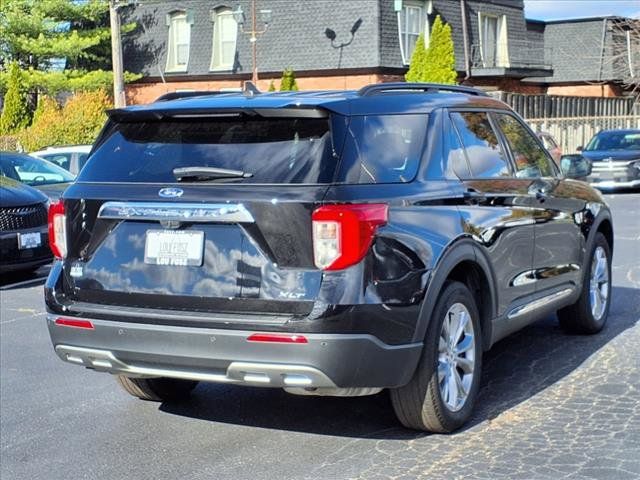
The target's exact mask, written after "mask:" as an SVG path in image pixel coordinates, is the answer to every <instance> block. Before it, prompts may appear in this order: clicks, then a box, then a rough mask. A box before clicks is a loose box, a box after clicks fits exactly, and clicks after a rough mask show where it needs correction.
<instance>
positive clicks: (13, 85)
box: [0, 62, 31, 134]
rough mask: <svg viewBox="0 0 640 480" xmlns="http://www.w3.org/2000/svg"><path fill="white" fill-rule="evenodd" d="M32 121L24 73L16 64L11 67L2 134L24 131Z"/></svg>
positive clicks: (0, 118) (5, 98)
mask: <svg viewBox="0 0 640 480" xmlns="http://www.w3.org/2000/svg"><path fill="white" fill-rule="evenodd" d="M30 121H31V116H30V115H29V108H28V106H27V92H26V88H25V84H24V79H23V78H22V71H21V70H20V67H19V66H18V64H17V63H16V62H13V63H11V64H10V65H9V77H8V80H7V93H6V95H5V96H4V106H3V108H2V115H1V116H0V134H10V133H14V132H17V131H18V130H22V129H23V128H25V127H26V126H27V125H29V122H30Z"/></svg>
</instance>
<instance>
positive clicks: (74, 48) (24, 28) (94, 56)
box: [0, 0, 139, 94]
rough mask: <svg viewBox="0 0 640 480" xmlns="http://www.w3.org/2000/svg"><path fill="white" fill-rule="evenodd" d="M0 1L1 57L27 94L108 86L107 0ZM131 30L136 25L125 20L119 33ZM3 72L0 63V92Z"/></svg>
mask: <svg viewBox="0 0 640 480" xmlns="http://www.w3.org/2000/svg"><path fill="white" fill-rule="evenodd" d="M1 4H2V8H1V9H0V56H1V57H3V58H5V59H8V60H9V61H11V62H17V63H18V65H19V66H20V68H21V69H22V70H23V72H24V78H25V80H26V83H27V86H28V87H29V89H30V91H31V92H34V91H44V92H47V93H50V94H54V93H57V92H60V91H64V90H92V89H95V88H103V87H109V86H110V83H111V82H112V73H111V72H110V70H111V48H110V45H111V31H110V27H109V3H108V1H106V0H83V1H78V0H1ZM133 28H135V24H132V23H129V24H126V25H123V27H122V31H123V33H126V32H129V31H131V30H133ZM4 67H6V64H5V65H4ZM2 70H3V69H2V65H0V91H2V90H3V89H4V88H6V86H7V83H8V72H7V71H6V70H4V71H2ZM125 78H126V79H128V80H132V79H134V78H135V77H133V76H132V75H131V74H128V75H127V76H126V77H125ZM138 78H139V76H138Z"/></svg>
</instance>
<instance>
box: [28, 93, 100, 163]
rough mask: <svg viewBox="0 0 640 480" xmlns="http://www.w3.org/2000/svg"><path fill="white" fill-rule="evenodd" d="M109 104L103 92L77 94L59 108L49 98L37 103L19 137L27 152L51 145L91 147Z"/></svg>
mask: <svg viewBox="0 0 640 480" xmlns="http://www.w3.org/2000/svg"><path fill="white" fill-rule="evenodd" d="M110 107H111V100H110V98H109V96H108V95H107V94H106V92H104V91H103V90H96V91H93V92H80V93H76V94H75V95H73V96H72V97H70V98H69V99H68V100H67V102H66V104H65V105H64V106H63V107H62V108H60V107H59V106H58V104H57V103H56V102H55V101H54V100H52V99H51V98H49V97H43V98H42V100H41V101H40V102H39V103H38V108H37V109H36V114H35V115H34V121H33V124H32V125H31V127H29V128H27V129H25V130H23V131H22V132H20V134H19V135H18V138H19V141H20V144H21V145H22V146H23V147H24V148H25V150H27V151H34V150H39V149H42V148H44V147H47V146H51V145H75V144H91V143H93V141H94V140H95V139H96V137H97V136H98V133H99V132H100V129H101V128H102V126H103V125H104V122H105V120H106V115H105V110H106V109H107V108H110Z"/></svg>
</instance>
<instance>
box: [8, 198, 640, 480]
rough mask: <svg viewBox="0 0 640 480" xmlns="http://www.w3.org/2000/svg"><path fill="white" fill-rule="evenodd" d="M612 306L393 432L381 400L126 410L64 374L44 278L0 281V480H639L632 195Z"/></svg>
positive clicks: (282, 399) (268, 393) (549, 329)
mask: <svg viewBox="0 0 640 480" xmlns="http://www.w3.org/2000/svg"><path fill="white" fill-rule="evenodd" d="M607 198H608V201H609V203H610V205H611V207H612V209H613V213H614V220H615V226H614V228H615V235H616V245H615V254H614V262H613V265H614V266H613V287H614V290H613V303H612V307H611V314H610V317H609V323H608V325H607V327H606V328H605V330H604V331H603V332H601V333H600V334H599V335H596V336H571V335H567V334H564V333H563V332H562V331H561V330H560V329H559V327H558V325H557V321H556V319H555V317H549V318H547V319H545V320H543V321H541V322H539V323H537V324H535V325H532V326H530V327H528V328H526V329H525V330H523V331H521V332H520V333H518V334H516V335H513V336H511V337H509V338H507V339H505V340H503V341H501V342H500V343H498V344H497V345H496V346H495V347H494V348H493V349H492V351H491V352H489V353H488V354H487V355H486V357H485V365H484V367H485V368H484V374H483V385H482V390H481V394H480V398H479V401H478V405H477V408H476V413H475V416H474V418H473V420H472V421H471V423H470V424H469V425H468V427H467V428H466V429H465V430H463V431H460V432H457V433H455V434H452V435H427V434H421V433H417V432H413V431H409V430H405V429H403V428H402V427H400V426H399V424H398V423H397V421H396V419H395V417H394V415H393V412H392V409H391V404H390V401H389V399H388V395H387V393H386V392H383V393H381V394H379V395H376V396H373V397H362V398H352V399H348V398H345V399H341V398H315V397H297V396H292V395H288V394H286V393H284V392H282V391H280V390H264V389H257V388H242V387H233V386H219V385H200V386H199V387H198V388H197V389H196V391H195V393H194V395H193V397H192V399H191V400H190V401H189V402H188V403H185V404H182V405H179V406H170V405H166V404H157V403H149V402H143V401H139V400H135V399H133V398H131V397H129V396H128V395H126V394H125V393H124V392H122V391H120V390H119V388H118V387H117V386H116V383H115V380H114V379H113V378H111V377H110V376H108V375H106V374H97V373H94V372H91V371H88V370H83V369H81V368H79V367H77V366H73V365H70V364H65V363H63V362H61V361H60V360H58V358H57V357H56V356H55V354H54V353H53V349H52V347H51V345H50V342H49V338H48V334H47V330H46V327H45V320H44V319H45V314H44V306H43V301H42V283H43V279H42V278H40V277H42V275H44V274H45V273H46V271H45V270H46V269H45V270H41V271H40V272H38V273H39V275H37V276H35V277H34V276H16V275H13V276H11V277H8V276H5V277H3V278H2V280H1V283H0V300H1V304H2V305H1V311H0V313H1V318H0V413H1V415H0V418H1V421H0V478H2V479H3V480H10V479H48V480H50V479H71V478H73V479H83V478H86V479H178V478H179V479H220V480H223V479H229V480H231V479H233V480H240V479H263V478H264V479H316V478H322V479H338V478H339V479H342V478H358V479H366V480H375V479H397V480H400V479H413V478H421V477H423V478H429V479H457V478H465V479H467V478H473V479H500V478H505V479H554V480H555V479H565V478H566V479H589V478H598V479H618V478H619V479H624V480H628V479H632V478H640V455H638V454H639V453H640V321H639V320H640V194H619V195H618V194H616V195H608V196H607Z"/></svg>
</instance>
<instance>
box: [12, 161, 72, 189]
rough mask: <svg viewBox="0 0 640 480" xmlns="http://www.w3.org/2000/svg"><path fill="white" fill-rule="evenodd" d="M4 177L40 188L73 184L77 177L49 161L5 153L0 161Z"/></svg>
mask: <svg viewBox="0 0 640 480" xmlns="http://www.w3.org/2000/svg"><path fill="white" fill-rule="evenodd" d="M0 166H1V167H2V169H1V170H2V176H4V177H9V178H13V179H14V180H19V181H20V182H22V183H26V184H27V185H31V186H32V187H38V186H40V185H52V184H56V183H66V182H72V181H73V180H74V178H75V175H73V174H72V173H69V172H68V171H66V170H65V169H64V168H60V167H59V166H57V165H54V164H53V163H51V162H48V161H47V160H43V159H41V158H37V157H32V156H30V155H22V154H12V153H3V154H2V160H1V161H0Z"/></svg>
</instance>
